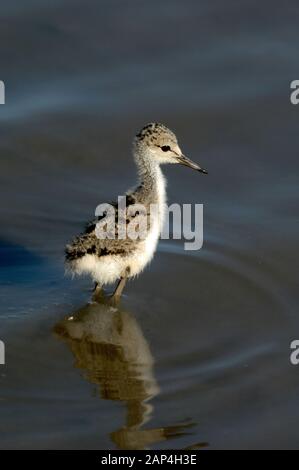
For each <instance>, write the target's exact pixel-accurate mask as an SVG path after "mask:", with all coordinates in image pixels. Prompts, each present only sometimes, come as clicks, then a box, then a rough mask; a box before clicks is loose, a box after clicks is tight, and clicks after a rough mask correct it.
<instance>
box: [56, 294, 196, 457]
mask: <svg viewBox="0 0 299 470" xmlns="http://www.w3.org/2000/svg"><path fill="white" fill-rule="evenodd" d="M54 331H55V333H56V334H58V336H59V337H61V338H63V339H64V340H65V341H66V343H67V344H68V346H69V348H70V349H71V351H72V353H73V355H74V357H75V366H76V367H78V368H79V369H81V370H82V371H83V373H84V376H85V377H86V379H87V380H88V381H90V382H91V383H93V384H96V385H97V386H98V387H99V393H100V395H101V397H102V398H104V399H107V400H117V401H121V402H123V403H125V406H126V410H127V414H126V423H125V425H124V426H123V427H122V428H120V429H118V430H116V431H114V432H112V433H111V434H110V437H111V440H112V441H113V442H114V443H115V445H116V446H117V447H118V448H119V449H134V450H139V449H146V448H149V447H150V446H151V445H153V444H155V443H157V442H162V441H164V440H167V439H171V438H174V437H178V436H182V435H184V434H186V433H187V428H189V427H190V426H192V423H184V424H178V425H175V426H166V427H160V428H151V429H150V428H146V429H144V428H143V426H144V425H145V424H146V423H147V422H148V421H149V420H150V418H151V416H152V413H153V405H152V404H151V403H150V400H152V399H153V398H154V397H155V396H156V395H157V394H158V393H159V386H158V384H157V381H156V379H155V376H154V367H153V366H154V359H153V356H152V354H151V351H150V349H149V345H148V343H147V341H146V339H145V337H144V335H143V333H142V330H141V328H140V326H139V324H138V322H137V320H136V318H135V317H134V316H133V315H132V314H131V313H129V312H125V311H122V310H120V309H118V308H115V307H112V306H111V305H107V304H105V303H104V302H102V303H98V302H93V303H90V304H88V305H86V306H84V307H83V308H81V309H79V310H78V311H76V312H75V313H73V314H72V316H70V317H68V318H66V319H64V320H63V321H61V322H60V323H58V324H57V325H56V326H55V327H54Z"/></svg>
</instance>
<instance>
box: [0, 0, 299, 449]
mask: <svg viewBox="0 0 299 470" xmlns="http://www.w3.org/2000/svg"><path fill="white" fill-rule="evenodd" d="M298 10H299V7H298V4H297V2H296V1H295V0H294V1H285V2H284V3H283V4H282V3H281V2H278V1H274V2H273V1H272V2H270V1H265V2H260V1H255V0H250V1H249V0H248V1H238V2H237V1H234V0H228V1H226V2H223V1H220V0H213V1H210V0H209V1H207V0H204V1H201V2H197V1H195V0H186V1H184V2H182V1H179V0H171V1H170V0H164V1H162V2H161V1H157V0H152V1H151V2H144V1H140V0H130V1H126V0H100V1H99V0H98V1H94V0H85V1H83V0H81V1H77V0H72V1H68V0H63V1H59V2H58V1H52V2H46V1H41V0H39V1H37V0H36V1H34V0H29V1H27V2H22V1H16V0H11V1H10V2H7V3H6V4H3V5H2V6H1V17H0V79H1V80H3V81H4V82H5V85H6V104H5V105H1V106H0V136H1V137H0V162H1V171H0V188H1V203H0V204H1V208H0V211H1V226H0V239H1V246H0V262H1V267H0V281H1V288H0V295H1V314H0V315H1V316H0V339H1V340H3V341H4V342H5V345H6V365H5V366H3V365H1V366H0V409H1V411H0V413H1V419H0V422H1V425H0V426H1V438H0V447H1V448H2V449H8V448H22V449H23V448H24V449H28V448H35V449H37V448H42V449H45V448H50V449H51V448H66V449H75V448H94V449H113V448H122V449H124V448H154V449H160V448H161V449H168V448H177V449H184V448H203V449H206V448H208V449H209V448H210V449H214V448H298V447H299V432H298V424H299V366H298V367H296V366H293V365H291V364H290V353H291V350H290V342H291V341H292V340H293V339H299V312H298V234H299V219H298V202H299V201H298V171H299V159H298V148H299V134H298V119H299V105H298V107H296V106H293V105H292V104H291V103H290V98H289V97H290V82H291V81H292V80H295V79H299V63H298V46H299V43H298V41H299V32H298V19H299V17H298ZM152 120H155V121H160V122H163V123H165V124H167V125H168V126H169V127H170V128H171V129H173V130H175V132H176V133H177V135H178V137H179V141H180V144H181V146H182V148H183V150H184V152H185V153H186V154H187V155H188V156H190V157H191V158H192V159H193V160H195V161H198V162H200V164H201V165H202V166H203V167H205V168H207V169H208V170H209V175H208V176H203V175H200V174H197V173H193V172H192V171H191V170H188V169H186V168H177V167H172V168H165V174H167V178H168V199H169V201H170V202H179V203H203V204H204V246H203V249H202V250H200V251H198V252H186V251H184V249H183V242H181V241H176V240H170V241H167V242H166V241H162V242H161V243H160V245H159V250H158V253H157V254H156V257H155V259H154V261H153V262H152V264H151V265H150V267H149V268H148V269H147V270H146V271H145V272H144V273H143V275H142V276H140V277H139V278H138V279H136V280H135V281H133V282H131V283H130V284H129V285H128V286H127V289H126V292H125V297H124V300H123V306H122V309H123V310H122V311H120V312H118V313H117V312H116V313H115V312H114V313H112V314H111V317H108V316H107V315H106V313H107V312H103V311H99V312H97V311H96V312H94V311H91V312H90V311H89V309H90V308H92V306H88V307H86V309H85V315H86V318H87V321H85V320H82V321H81V320H80V318H79V319H78V320H76V325H77V326H78V328H79V330H78V331H79V332H78V331H77V330H76V331H75V332H73V331H72V332H71V333H69V332H67V327H68V326H69V324H67V325H66V327H64V326H63V324H64V322H63V319H64V318H65V317H67V316H68V315H72V314H73V312H75V311H76V310H78V309H80V308H81V307H82V306H84V305H85V304H86V303H87V302H88V300H89V298H90V291H89V289H90V287H91V285H90V282H89V281H88V280H87V279H79V280H74V281H72V280H71V279H69V278H66V277H64V267H63V248H64V245H65V243H66V242H67V241H69V239H70V238H72V236H73V235H74V234H76V233H78V232H79V231H80V230H81V228H82V226H83V224H84V222H85V221H88V220H90V219H91V218H92V217H93V215H94V209H95V207H96V206H97V204H99V203H101V202H104V201H107V200H111V198H112V199H113V198H114V197H115V196H117V195H118V194H121V193H122V192H123V191H125V190H126V189H127V188H128V187H130V186H131V185H132V184H134V181H135V173H134V172H135V169H134V164H133V161H132V158H131V140H132V137H133V135H134V134H135V133H136V131H138V130H139V128H140V127H141V126H142V125H143V124H145V123H147V122H148V121H152ZM99 308H100V307H99ZM83 310H84V309H83ZM115 315H116V317H115V319H116V320H115V321H116V323H113V321H114V320H113V321H112V319H113V318H114V316H115ZM84 322H85V323H84ZM57 324H60V326H59V327H57ZM55 325H56V327H55ZM76 325H75V326H76ZM103 325H104V326H103ZM53 329H54V330H55V331H53ZM82 331H85V333H84V335H85V336H84V335H83V336H82ZM86 331H87V333H86ZM80 335H81V336H80ZM86 338H87V339H86ZM86 341H87V342H86ZM86 345H87V346H86ZM94 345H96V346H94ZM107 345H108V346H107ZM107 347H108V350H109V351H108V352H107ZM109 348H110V349H109ZM111 348H112V349H111ZM111 351H112V352H111Z"/></svg>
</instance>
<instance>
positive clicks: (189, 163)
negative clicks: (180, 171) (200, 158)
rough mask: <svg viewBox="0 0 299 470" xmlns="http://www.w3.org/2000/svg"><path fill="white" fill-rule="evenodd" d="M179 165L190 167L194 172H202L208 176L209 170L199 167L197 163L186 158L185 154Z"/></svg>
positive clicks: (179, 160)
mask: <svg viewBox="0 0 299 470" xmlns="http://www.w3.org/2000/svg"><path fill="white" fill-rule="evenodd" d="M178 163H180V164H181V165H185V166H188V167H189V168H192V169H193V170H197V171H200V172H201V173H204V174H205V175H207V174H208V172H207V170H204V169H203V168H201V167H200V166H199V165H197V163H195V162H193V161H192V160H190V158H187V157H185V155H183V154H182V155H181V156H179V157H178Z"/></svg>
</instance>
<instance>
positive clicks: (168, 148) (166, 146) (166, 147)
mask: <svg viewBox="0 0 299 470" xmlns="http://www.w3.org/2000/svg"><path fill="white" fill-rule="evenodd" d="M161 149H162V150H163V152H169V150H170V147H169V145H162V147H161Z"/></svg>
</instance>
